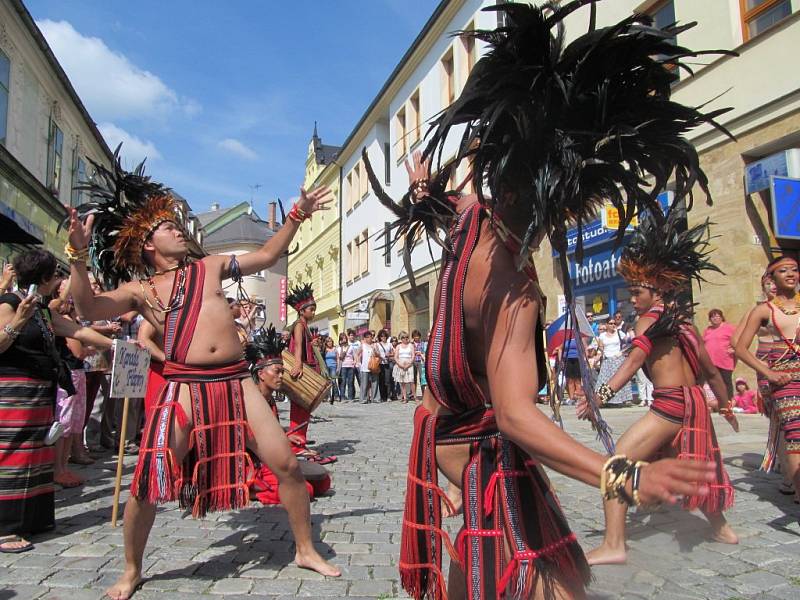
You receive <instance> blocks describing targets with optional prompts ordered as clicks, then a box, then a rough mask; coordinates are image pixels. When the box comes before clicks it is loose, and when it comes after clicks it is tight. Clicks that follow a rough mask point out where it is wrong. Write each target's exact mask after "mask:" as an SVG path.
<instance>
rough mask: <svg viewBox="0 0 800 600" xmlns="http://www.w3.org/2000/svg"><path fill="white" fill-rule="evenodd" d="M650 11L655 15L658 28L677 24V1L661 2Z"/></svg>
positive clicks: (654, 18)
mask: <svg viewBox="0 0 800 600" xmlns="http://www.w3.org/2000/svg"><path fill="white" fill-rule="evenodd" d="M648 12H649V14H650V16H651V17H653V25H654V26H655V27H657V28H658V29H664V27H668V26H670V25H674V24H675V2H674V1H673V0H667V2H659V3H658V4H656V5H655V6H654V7H653V9H652V10H650V11H648Z"/></svg>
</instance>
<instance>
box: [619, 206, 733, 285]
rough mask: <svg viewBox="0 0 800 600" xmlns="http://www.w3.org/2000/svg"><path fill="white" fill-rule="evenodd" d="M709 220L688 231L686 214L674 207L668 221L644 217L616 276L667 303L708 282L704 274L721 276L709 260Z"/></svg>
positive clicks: (648, 215)
mask: <svg viewBox="0 0 800 600" xmlns="http://www.w3.org/2000/svg"><path fill="white" fill-rule="evenodd" d="M710 225H711V223H710V222H709V221H708V219H706V220H705V221H704V222H703V223H700V224H699V225H695V226H694V227H689V228H687V227H686V212H685V211H684V210H682V209H680V208H678V207H677V206H675V205H673V206H672V208H671V209H670V210H669V212H668V213H667V215H666V217H664V216H662V215H661V214H653V213H649V214H645V215H643V217H642V219H641V220H640V222H639V226H638V228H637V229H636V231H635V232H634V233H633V235H632V236H631V238H630V240H629V241H628V243H627V244H626V246H625V248H624V249H623V250H622V255H621V256H620V259H619V262H618V263H617V272H618V273H619V274H620V275H621V276H622V277H623V278H624V279H625V280H626V281H627V282H628V283H629V284H630V285H639V286H642V287H646V288H650V289H653V290H655V291H657V292H659V293H660V294H661V296H662V297H663V298H664V299H665V300H671V299H673V298H675V297H676V296H677V295H679V294H680V293H681V292H684V291H687V290H688V287H689V285H690V284H691V281H692V280H693V279H694V280H695V281H697V282H698V283H701V282H705V281H706V280H705V277H704V276H703V272H704V271H713V272H716V273H722V271H721V270H720V269H719V267H717V266H716V265H715V264H713V263H712V262H711V261H710V260H709V258H708V257H709V255H710V254H711V244H710V240H711V235H710V231H709V226H710Z"/></svg>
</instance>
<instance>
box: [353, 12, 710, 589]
mask: <svg viewBox="0 0 800 600" xmlns="http://www.w3.org/2000/svg"><path fill="white" fill-rule="evenodd" d="M585 4H586V2H585V1H582V0H579V1H576V2H570V3H567V4H564V5H562V6H554V5H552V4H551V5H547V6H545V7H533V6H529V5H523V4H503V5H500V6H497V7H493V8H492V10H497V11H502V12H504V13H505V15H504V17H505V19H504V26H503V27H502V28H499V29H497V30H495V31H477V32H463V33H462V35H473V36H474V37H477V38H479V39H480V40H482V41H483V42H485V43H486V44H488V53H487V54H486V55H485V56H484V57H483V58H482V59H481V60H480V61H478V63H477V64H476V65H475V68H474V69H473V70H472V72H471V74H470V76H469V78H468V80H467V82H466V84H465V87H464V90H463V92H462V94H461V96H460V97H459V98H458V99H456V100H455V102H454V103H453V104H452V105H451V106H450V107H449V108H448V109H446V110H445V111H444V112H443V113H442V114H441V115H440V116H439V117H438V118H437V119H436V120H435V122H434V125H433V129H432V137H431V139H430V141H429V145H428V146H427V148H426V154H427V156H428V157H434V158H435V157H436V156H441V155H442V154H443V151H444V147H445V146H447V152H448V155H449V153H450V152H452V146H453V144H451V143H449V142H448V137H449V136H448V134H449V133H450V131H451V128H453V127H456V128H457V129H458V133H455V134H454V135H457V136H459V137H460V140H461V141H460V143H459V144H458V147H457V150H456V152H455V159H454V161H452V162H451V163H448V164H446V165H442V164H436V165H435V169H434V170H433V172H432V169H431V168H430V167H429V165H428V164H426V162H424V161H422V160H421V157H420V156H415V157H414V165H413V167H412V166H410V165H407V168H408V171H409V179H410V181H411V186H410V189H409V192H408V193H407V194H406V195H405V196H404V197H403V199H402V200H401V201H400V202H399V203H395V202H394V201H392V199H391V198H389V197H388V196H387V195H386V194H385V193H384V192H383V190H382V189H381V186H380V182H379V180H378V178H377V177H376V176H375V174H374V171H373V170H372V167H371V165H370V164H369V157H368V156H367V152H366V150H365V151H364V152H363V153H362V154H363V156H364V158H365V165H366V167H367V173H368V176H369V179H370V183H371V185H372V187H373V189H374V190H375V192H376V195H377V196H378V198H379V200H380V201H381V202H382V203H383V204H384V205H385V206H387V207H388V208H389V209H390V210H391V211H393V212H394V214H395V215H396V216H397V221H396V223H395V228H396V232H395V237H394V239H395V240H401V239H417V236H418V235H420V234H422V233H423V232H426V233H427V234H428V237H429V239H430V240H432V241H433V242H435V243H439V244H440V245H441V246H442V247H443V248H444V250H445V251H444V255H443V259H442V268H441V276H440V280H439V285H438V288H437V294H436V300H435V307H436V308H435V316H434V320H433V327H432V330H431V338H430V343H429V346H428V351H427V360H426V369H427V376H428V384H429V386H430V387H429V390H428V391H426V394H425V397H424V400H423V404H422V405H421V406H420V407H418V408H417V411H416V413H415V416H414V437H413V440H412V445H411V453H410V458H409V474H408V488H407V492H406V507H405V513H404V518H403V530H402V542H401V554H400V562H399V567H400V575H401V581H402V585H403V587H404V588H405V590H406V591H407V592H408V593H409V594H410V595H411V596H413V597H414V598H418V599H419V598H425V597H427V598H434V599H436V600H440V599H444V598H448V597H449V598H462V597H467V598H470V599H471V600H478V599H486V600H488V599H494V598H499V597H506V598H529V597H536V598H566V597H582V596H583V595H584V587H585V585H586V584H587V582H588V580H589V567H588V564H587V562H586V559H585V557H584V555H583V552H582V551H581V548H580V546H579V545H578V543H577V541H576V539H575V535H574V534H573V533H572V532H571V531H570V529H569V526H568V524H567V522H566V519H565V518H564V515H563V514H562V512H561V509H560V506H559V503H558V501H557V500H556V498H555V495H554V494H553V492H552V490H551V488H550V486H549V484H548V482H547V479H546V476H545V475H544V473H543V470H542V465H543V464H544V465H547V466H549V467H551V468H553V469H555V470H557V471H559V472H561V473H563V474H566V475H567V476H570V477H573V478H575V479H578V480H580V481H583V482H585V483H587V484H589V485H598V484H600V487H601V491H602V494H603V495H604V497H606V498H619V499H621V500H622V501H625V502H627V503H630V504H639V503H653V502H660V501H667V502H675V501H676V498H675V494H682V495H689V494H699V495H702V494H704V493H708V488H707V485H706V484H705V482H706V481H711V480H713V478H714V474H713V470H712V467H711V465H709V464H708V463H705V462H690V463H689V464H690V465H691V466H689V468H688V469H684V468H683V466H682V463H679V462H678V461H675V460H665V461H659V462H657V463H653V464H650V465H646V464H644V463H636V462H634V461H631V460H629V459H628V458H626V457H624V456H615V457H613V458H611V459H608V458H607V457H605V456H603V455H601V454H599V453H597V452H594V451H592V450H590V449H588V448H586V447H584V446H582V445H581V444H579V443H578V442H576V441H575V440H573V439H572V438H571V437H569V436H568V435H567V434H566V433H564V432H563V431H562V430H561V429H560V428H559V427H558V426H557V425H555V424H554V423H552V422H551V421H550V419H549V418H548V417H547V416H546V415H544V414H543V413H542V412H541V411H539V410H538V408H537V407H536V397H537V393H538V390H539V388H540V387H541V385H540V384H541V382H542V381H544V380H545V377H546V370H545V361H546V358H545V351H544V344H543V336H542V323H543V319H542V310H543V308H544V298H543V297H542V293H541V290H540V289H539V284H538V281H537V276H536V269H535V267H534V264H533V261H532V259H531V252H532V250H533V249H535V248H536V247H537V245H538V244H539V242H540V241H541V240H542V239H543V238H544V236H546V235H547V236H549V237H550V240H551V243H552V244H553V246H554V247H555V248H556V249H559V250H560V251H561V252H562V256H563V258H564V260H563V263H564V264H563V266H562V268H564V269H566V230H567V227H568V222H569V221H571V220H574V221H576V223H577V226H578V228H579V229H580V228H581V224H582V223H585V222H587V220H589V219H590V217H591V215H593V214H594V213H595V211H596V210H597V208H598V206H599V203H600V200H599V199H600V198H611V199H612V202H614V204H615V206H617V208H618V209H619V210H620V214H621V215H622V218H621V219H620V227H621V228H623V229H624V228H625V227H626V226H627V224H628V223H629V222H630V219H631V217H632V212H631V211H630V210H627V209H628V208H630V207H628V206H627V202H630V203H631V207H635V206H636V204H637V203H641V204H642V205H647V206H652V207H655V206H656V205H655V202H654V201H653V202H651V201H650V198H651V193H650V191H647V190H645V189H644V188H643V187H642V186H643V185H644V184H643V181H645V180H646V177H644V176H643V175H651V176H652V177H653V178H654V179H655V180H656V183H657V184H659V185H663V184H666V181H667V180H668V179H669V178H670V177H671V176H672V173H673V172H674V171H675V170H677V171H678V172H679V173H680V176H679V177H677V178H676V179H677V188H678V189H677V190H676V195H677V196H678V197H683V196H684V195H686V194H687V193H688V191H689V188H690V186H691V184H692V183H693V182H695V181H698V182H699V183H700V185H701V186H703V187H704V188H705V187H707V186H706V179H705V176H704V175H703V174H702V172H701V171H700V170H699V167H698V160H697V154H696V152H695V150H694V148H693V147H692V146H691V145H690V144H689V143H688V142H686V140H685V139H684V138H683V137H682V136H683V134H684V132H685V131H687V130H688V129H691V128H692V127H693V126H694V125H697V124H700V123H714V121H713V116H714V115H707V114H703V113H701V112H699V111H698V110H696V109H693V108H688V107H684V106H681V105H679V104H676V103H674V102H671V101H670V99H669V93H670V85H669V84H670V82H671V81H673V80H674V78H675V76H674V73H673V72H672V71H671V68H673V66H674V65H675V64H676V63H678V62H680V57H681V56H684V54H683V52H684V51H685V50H684V49H678V48H677V47H676V46H674V45H673V42H672V41H671V40H672V39H673V38H672V37H671V36H673V35H674V34H675V32H677V31H682V28H677V27H670V28H667V29H666V30H663V31H662V30H658V29H653V28H650V27H648V26H647V25H648V24H649V21H648V20H647V17H641V16H637V17H631V18H629V19H627V20H626V21H624V22H622V23H620V24H618V25H615V26H612V27H609V28H606V29H604V30H602V31H590V33H589V34H587V35H585V36H581V37H578V38H577V39H576V40H575V41H574V42H573V43H572V44H570V45H569V46H568V47H565V46H564V39H565V38H564V36H563V31H562V27H563V23H562V21H563V19H564V17H565V16H566V15H567V14H569V13H570V12H572V11H574V10H576V9H578V8H580V7H581V6H583V5H585ZM634 32H635V35H634ZM656 48H657V51H656ZM656 55H658V57H659V58H657V59H656V58H653V57H654V56H656ZM617 58H619V60H617ZM598 103H599V104H598ZM601 106H602V110H601V109H600V107H601ZM656 131H657V133H656ZM621 132H624V135H623V134H622V133H621ZM629 135H630V136H633V137H632V138H629V137H627V136H629ZM633 138H636V139H635V140H634V139H633ZM452 141H453V140H452V139H451V140H450V142H452ZM656 157H657V158H656ZM461 161H465V162H469V163H471V164H470V171H471V172H470V176H469V180H465V181H464V182H463V183H462V184H461V185H460V186H459V187H458V188H457V189H456V190H455V191H448V188H447V187H446V186H447V185H448V180H449V178H450V176H451V174H452V172H453V169H454V168H455V166H456V165H457V164H459V163H460V162H461ZM468 182H471V184H472V188H473V189H474V190H475V193H474V194H469V195H463V194H462V193H461V192H460V190H461V189H465V188H466V184H467V183H468ZM484 186H487V187H488V188H489V189H490V191H491V197H489V196H487V195H485V194H484V191H483V190H484ZM620 189H621V190H623V191H622V193H620V191H619V190H620ZM578 239H579V240H580V239H581V234H580V231H579V233H578ZM578 250H579V252H580V248H579V249H578ZM412 252H413V245H410V244H407V245H405V251H404V254H403V260H404V263H405V264H406V269H407V272H408V273H409V275H410V276H411V275H412V273H413V270H412V268H411V265H412V262H411V253H412ZM565 280H566V281H569V277H568V276H567V277H565ZM412 284H413V280H412ZM568 297H569V296H568ZM531 365H536V366H537V368H536V369H531ZM439 469H441V471H442V472H443V473H444V474H445V476H446V477H447V479H448V480H449V481H450V482H451V483H452V485H454V486H456V487H458V488H461V490H462V492H463V515H464V527H463V528H462V530H461V532H460V534H459V535H458V537H457V539H456V542H455V543H452V542H451V541H450V539H449V537H448V536H447V535H446V533H445V532H444V531H443V529H442V522H441V521H442V516H443V514H446V513H452V512H454V509H455V507H454V506H452V505H451V501H450V500H449V499H448V495H447V494H446V493H445V492H444V491H443V490H442V489H441V488H440V486H439V482H438V470H439ZM701 482H702V483H701ZM523 507H524V509H523ZM443 548H446V549H447V551H448V553H449V554H450V556H451V558H452V560H451V563H450V575H449V581H445V578H444V575H443V571H442V554H443V552H442V550H443Z"/></svg>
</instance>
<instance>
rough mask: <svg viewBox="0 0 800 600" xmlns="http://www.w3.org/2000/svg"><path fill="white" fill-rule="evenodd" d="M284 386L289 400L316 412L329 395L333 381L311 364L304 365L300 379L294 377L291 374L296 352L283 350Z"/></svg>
mask: <svg viewBox="0 0 800 600" xmlns="http://www.w3.org/2000/svg"><path fill="white" fill-rule="evenodd" d="M282 356H283V368H284V371H285V372H284V376H283V388H284V390H286V395H287V396H288V397H289V400H291V401H292V402H294V403H295V404H298V405H300V406H302V407H303V408H305V409H306V410H307V411H308V412H314V411H315V410H316V409H317V407H318V406H319V405H320V403H321V402H322V401H323V400H324V399H325V398H327V397H328V393H329V392H330V389H331V382H330V381H328V380H327V379H325V378H324V377H323V376H322V375H320V374H319V373H317V372H316V371H315V370H314V369H312V368H311V367H309V366H307V365H306V366H304V367H303V375H302V377H300V378H298V379H292V377H291V376H290V375H289V373H291V371H292V369H293V368H294V365H295V358H294V354H292V353H291V352H289V351H288V350H284V351H283V355H282Z"/></svg>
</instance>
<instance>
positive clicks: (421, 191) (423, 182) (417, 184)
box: [408, 179, 428, 203]
mask: <svg viewBox="0 0 800 600" xmlns="http://www.w3.org/2000/svg"><path fill="white" fill-rule="evenodd" d="M408 191H409V192H411V201H412V203H416V202H418V201H419V199H420V198H422V197H423V196H427V195H428V180H427V179H415V180H414V181H412V182H411V185H410V186H408Z"/></svg>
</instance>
